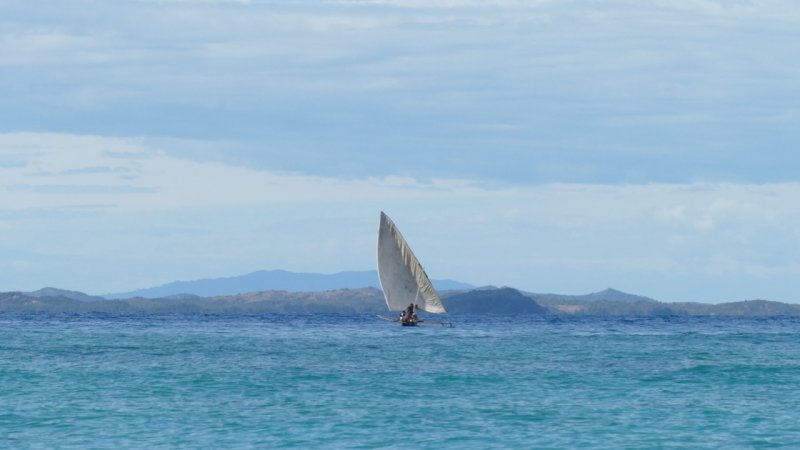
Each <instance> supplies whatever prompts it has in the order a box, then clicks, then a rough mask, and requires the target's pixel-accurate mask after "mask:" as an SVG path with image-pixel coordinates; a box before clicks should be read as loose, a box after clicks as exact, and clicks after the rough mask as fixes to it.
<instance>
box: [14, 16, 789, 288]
mask: <svg viewBox="0 0 800 450" xmlns="http://www.w3.org/2000/svg"><path fill="white" fill-rule="evenodd" d="M798 80H800V3H797V2H796V1H794V0H760V1H757V2H756V1H743V0H742V1H736V0H726V1H713V0H683V1H678V0H661V1H658V0H654V1H648V2H641V1H634V0H630V1H622V0H619V1H613V0H611V1H588V0H585V1H581V0H574V1H563V0H561V1H547V0H539V1H534V0H532V1H512V0H506V1H502V0H498V1H469V0H443V1H436V0H425V1H416V0H408V1H394V0H385V1H383V0H374V1H357V0H352V1H345V0H341V1H335V0H328V1H325V0H303V1H289V0H285V1H259V0H249V1H214V0H204V1H195V0H180V1H179V0H173V1H159V0H147V1H145V0H141V1H117V2H109V1H107V0H102V1H101V0H64V1H60V2H58V3H57V5H55V4H53V3H46V2H35V1H33V2H32V1H29V0H19V1H17V0H0V291H9V290H34V289H38V288H41V287H44V286H56V287H61V288H66V289H75V290H81V291H84V292H88V293H93V294H99V293H106V292H119V291H125V290H131V289H135V288H144V287H150V286H154V285H159V284H163V283H166V282H170V281H174V280H179V279H182V280H189V279H197V278H205V277H218V276H229V275H239V274H244V273H248V272H252V271H256V270H261V269H278V268H280V269H287V270H292V271H304V272H323V273H333V272H338V271H343V270H365V269H372V268H374V266H375V244H376V233H377V227H378V219H379V212H380V211H381V210H384V211H386V212H387V213H388V214H389V215H390V216H391V217H392V218H393V219H394V221H395V222H396V223H397V225H398V227H399V228H400V229H401V230H402V232H403V233H404V235H405V236H406V238H407V239H408V240H409V242H410V244H411V245H412V247H413V248H414V251H415V253H416V254H417V256H419V257H420V259H421V260H422V263H423V265H424V266H425V267H426V270H427V272H428V274H429V275H430V276H431V277H433V278H451V279H456V280H460V281H464V282H469V283H473V284H477V285H484V284H492V285H497V286H501V285H509V286H513V287H517V288H521V289H524V290H528V291H533V292H557V293H588V292H592V291H598V290H602V289H605V288H607V287H614V288H617V289H621V290H624V291H628V292H632V293H636V294H640V295H646V296H650V297H653V298H656V299H659V300H665V301H680V300H696V301H714V302H716V301H731V300H744V299H754V298H765V299H770V300H780V301H789V302H800V283H798V280H799V279H800V201H798V199H800V145H799V144H800V83H798Z"/></svg>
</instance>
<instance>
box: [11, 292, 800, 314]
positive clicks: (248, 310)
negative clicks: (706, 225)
mask: <svg viewBox="0 0 800 450" xmlns="http://www.w3.org/2000/svg"><path fill="white" fill-rule="evenodd" d="M440 296H441V298H442V302H443V303H444V305H445V307H446V308H447V310H448V312H449V313H450V314H517V315H556V316H747V317H769V316H800V305H798V304H790V303H782V302H776V301H768V300H760V299H758V300H747V301H736V302H728V303H717V304H711V303H698V302H673V303H669V302H660V301H657V300H654V299H651V298H647V297H641V296H637V295H633V294H628V293H625V292H621V291H618V290H614V289H606V290H604V291H601V292H595V293H591V294H586V295H561V294H537V293H530V292H524V291H520V290H517V289H514V288H510V287H502V288H496V287H482V288H471V289H460V290H445V291H441V292H440ZM37 312H41V313H77V314H80V313H108V314H260V313H305V314H316V313H342V314H359V313H376V314H381V313H386V303H385V301H384V298H383V292H382V291H381V290H379V289H377V288H375V287H363V288H340V289H331V290H321V291H304V292H292V291H287V290H265V291H257V292H247V293H240V294H233V295H219V296H208V297H203V296H198V295H192V294H177V295H169V296H164V297H157V298H145V297H133V298H125V299H106V298H104V297H99V296H91V295H87V294H84V293H82V292H77V291H67V290H62V289H56V288H44V289H40V290H38V291H34V292H0V313H37Z"/></svg>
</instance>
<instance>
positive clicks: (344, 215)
mask: <svg viewBox="0 0 800 450" xmlns="http://www.w3.org/2000/svg"><path fill="white" fill-rule="evenodd" d="M170 142H171V143H172V144H174V145H177V144H178V142H177V141H174V140H173V141H164V142H162V143H161V144H160V145H161V146H164V145H169V143H170ZM12 154H13V155H15V156H14V157H15V158H17V159H18V160H19V159H20V158H21V159H24V161H22V162H24V164H17V165H13V166H8V167H2V168H0V179H2V180H3V182H2V184H1V185H0V212H4V213H5V214H6V216H7V217H14V216H17V215H20V214H30V212H31V211H37V210H38V211H48V210H50V211H56V212H57V211H69V210H72V211H77V210H81V211H93V212H94V213H96V212H98V211H106V212H107V213H113V214H114V215H115V217H118V219H117V220H120V221H123V222H125V223H127V222H128V221H132V222H133V223H138V222H141V219H140V218H141V217H160V218H159V219H158V220H157V221H155V222H154V224H153V227H160V228H162V229H171V228H173V227H175V226H176V224H177V223H182V222H184V221H186V222H196V223H197V225H196V226H197V227H199V228H198V229H196V230H195V231H193V232H192V233H191V234H190V235H191V236H194V237H193V239H199V240H204V239H205V240H214V241H216V240H219V242H220V247H214V248H215V252H217V253H218V254H219V255H215V256H221V255H224V254H226V253H230V254H231V255H234V254H236V253H237V252H240V251H241V250H237V249H236V247H237V245H236V244H235V243H232V241H231V239H232V238H231V237H230V236H229V237H223V236H224V235H228V234H230V233H233V234H235V235H239V236H240V237H241V239H242V240H243V241H242V242H241V243H240V244H241V245H248V246H252V245H254V244H253V243H254V242H262V241H263V242H264V243H266V242H270V243H271V244H270V247H269V248H268V249H267V248H264V249H263V252H266V253H270V254H273V255H275V257H277V255H283V256H284V257H285V258H286V260H292V261H293V262H292V264H294V265H295V266H297V267H301V266H302V264H303V263H302V258H303V256H302V255H304V254H309V252H310V253H311V254H317V255H318V256H319V257H318V258H316V259H315V261H316V263H318V264H320V265H323V266H324V267H328V268H332V269H331V270H333V271H335V270H336V268H337V267H338V268H339V269H341V270H343V269H347V268H351V267H352V266H363V263H358V262H357V261H362V260H365V259H364V258H363V257H358V256H356V255H359V254H363V255H371V254H372V251H371V250H370V249H369V248H366V247H368V246H369V245H371V244H370V243H371V242H372V241H371V239H365V236H367V235H370V233H371V220H372V219H373V216H375V215H376V214H377V211H380V210H387V212H389V214H390V215H393V216H394V217H396V218H398V219H397V221H398V223H399V224H400V225H401V227H402V228H403V229H404V231H405V230H407V231H408V235H409V236H414V237H415V238H416V239H417V241H415V242H419V243H420V245H421V250H419V253H420V255H424V256H425V258H427V260H428V261H429V264H430V265H432V267H437V268H443V267H447V268H448V270H450V271H452V272H449V273H447V275H448V276H451V277H455V278H463V279H467V280H469V281H472V282H476V283H497V284H501V283H499V281H502V280H503V279H505V280H506V282H505V283H504V284H509V285H514V284H520V283H523V285H524V280H526V279H529V278H530V275H526V273H529V272H530V271H539V272H541V273H550V274H551V275H552V276H553V277H555V278H553V279H554V280H556V279H559V278H558V277H560V276H563V274H565V273H569V272H570V271H576V273H577V274H583V275H581V276H587V274H589V273H595V274H600V273H603V274H605V275H606V276H607V278H608V281H606V283H608V284H614V283H612V281H613V280H614V279H616V277H619V276H621V274H631V273H634V274H636V275H635V276H636V277H638V278H640V279H647V276H662V277H668V278H672V277H675V276H678V275H682V276H687V277H688V276H696V275H697V274H705V275H707V276H712V277H717V276H721V274H723V275H725V276H752V277H769V276H788V274H795V275H800V273H797V267H798V264H800V262H798V259H797V255H798V254H800V233H799V232H798V231H797V230H798V229H800V206H798V204H797V202H796V201H795V199H796V198H799V197H800V183H796V182H788V183H768V184H752V183H708V182H694V183H683V184H669V183H643V184H623V185H616V184H611V185H609V184H588V183H548V184H541V185H533V186H508V185H504V186H494V185H492V184H486V183H483V182H481V181H479V180H471V179H446V178H433V179H428V180H421V179H418V178H415V177H412V176H388V177H364V178H333V177H321V176H310V175H305V174H300V173H287V172H281V171H273V170H268V169H264V168H261V169H254V168H249V167H245V166H237V165H231V164H225V163H222V162H219V161H215V160H207V159H204V158H199V159H197V158H195V159H193V158H192V157H191V155H190V154H186V153H185V154H184V156H182V157H177V156H174V155H171V154H170V153H169V152H167V151H165V149H164V148H163V147H159V146H153V144H149V143H148V141H147V140H139V139H123V138H108V137H99V136H79V135H57V134H5V135H0V155H12ZM25 155H28V157H27V158H23V156H25ZM221 211H225V213H224V214H221V213H220V212H221ZM256 212H258V213H257V215H256V216H253V214H256ZM59 214H62V213H59ZM9 215H10V216H9ZM163 217H174V218H176V219H175V220H174V221H175V223H171V224H170V225H164V224H161V225H158V223H161V222H163V220H164V219H163ZM178 217H181V218H182V219H180V220H178V219H177V218H178ZM104 220H109V219H108V216H105V219H104ZM149 220H153V219H149ZM240 221H245V222H248V221H252V222H253V224H254V225H253V226H254V227H255V228H251V227H249V226H247V225H244V224H243V223H239V222H240ZM146 222H147V221H144V222H142V225H141V226H142V227H143V228H142V229H141V230H140V231H137V233H140V232H145V230H148V229H150V226H148V225H145V223H146ZM337 222H338V223H339V224H338V225H335V224H336V223H337ZM257 224H261V225H257ZM321 224H328V225H329V226H328V227H325V228H321V227H320V225H321ZM91 226H92V227H95V228H96V227H101V228H102V225H100V224H94V225H91ZM126 226H128V225H126ZM242 227H245V228H244V229H242ZM259 227H261V228H259ZM264 229H266V230H268V231H264ZM236 230H238V231H236ZM180 234H181V235H187V234H186V233H185V232H182V233H180ZM148 236H149V235H148ZM92 239H95V238H92ZM139 239H141V240H144V241H151V240H153V239H155V240H157V241H159V242H160V243H158V244H156V243H153V244H152V246H153V247H154V248H156V247H164V246H174V245H177V244H176V242H175V241H170V239H175V236H174V234H173V233H166V234H164V233H159V234H157V235H154V236H151V237H141V238H139ZM180 242H183V240H181V241H180ZM223 242H224V243H225V245H222V243H223ZM244 242H249V244H245V243H244ZM345 243H347V244H345ZM61 245H62V244H59V246H61ZM104 245H112V247H116V246H118V245H120V244H119V243H113V244H110V243H108V244H103V243H101V242H99V241H98V243H97V249H98V251H101V252H102V251H103V250H101V249H102V248H103V247H104ZM186 245H190V244H189V243H188V241H187V242H186ZM258 245H266V244H258ZM353 245H355V246H356V247H357V248H360V249H361V250H360V251H358V252H354V253H352V254H350V255H349V256H348V258H350V259H348V260H352V261H354V262H353V263H352V264H351V265H348V267H341V266H337V264H341V263H342V261H343V256H342V255H341V252H342V251H344V250H343V249H344V248H347V247H348V246H353ZM362 247H364V248H362ZM85 248H86V247H85V246H84V247H83V249H84V250H80V251H85ZM62 251H63V253H65V254H69V253H70V252H75V251H79V250H77V249H72V250H70V249H69V247H67V248H64V249H63V250H62ZM131 251H133V250H131ZM140 251H141V250H140V249H137V250H135V252H140ZM175 251H176V252H177V253H178V254H180V252H181V251H183V252H186V253H187V254H192V253H194V252H195V251H196V250H194V249H190V248H186V249H183V250H178V249H176V250H175ZM298 252H299V253H298ZM295 254H296V255H295ZM204 255H206V257H208V255H207V254H206V253H204ZM287 255H295V256H287ZM323 255H324V256H323ZM476 255H480V256H481V260H482V261H483V263H481V264H478V263H477V260H476ZM231 257H234V256H231ZM253 257H255V256H253ZM294 258H300V260H298V261H294ZM325 258H330V260H327V262H324V260H325ZM366 259H368V258H366ZM484 263H485V264H489V265H491V266H493V267H502V270H499V271H498V272H497V273H493V272H491V271H489V272H486V271H485V267H484V266H485V264H484ZM368 264H369V263H367V265H368ZM282 265H283V264H282V263H280V262H276V263H275V265H274V266H275V267H280V266H282ZM555 273H558V274H561V275H558V276H556V275H554V274H555ZM459 274H461V275H459ZM528 282H530V283H533V282H537V283H541V282H546V280H541V279H539V278H538V277H534V278H533V279H532V280H529V281H528ZM617 286H619V287H624V286H620V285H619V284H617ZM590 287H591V286H590V285H588V284H587V289H589V288H590ZM595 287H598V286H595ZM602 287H605V286H599V288H602ZM559 289H561V290H563V286H562V287H559V286H558V285H553V290H555V291H558V290H559Z"/></svg>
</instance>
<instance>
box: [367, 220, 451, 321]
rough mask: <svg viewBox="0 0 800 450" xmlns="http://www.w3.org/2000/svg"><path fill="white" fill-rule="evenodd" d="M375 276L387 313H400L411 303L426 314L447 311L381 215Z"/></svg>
mask: <svg viewBox="0 0 800 450" xmlns="http://www.w3.org/2000/svg"><path fill="white" fill-rule="evenodd" d="M378 277H379V278H380V281H381V287H382V288H383V296H384V297H385V298H386V305H387V306H388V307H389V311H402V310H404V309H405V308H406V307H407V306H408V305H409V304H410V303H414V304H415V305H418V308H419V309H421V310H423V311H427V312H429V313H436V314H440V313H445V312H447V311H445V309H444V305H442V300H441V299H440V298H439V295H437V294H436V290H435V289H434V288H433V285H432V284H431V281H430V280H429V279H428V275H427V274H426V273H425V269H423V268H422V265H421V264H420V263H419V261H418V260H417V257H416V256H414V252H412V251H411V247H409V246H408V243H407V242H406V240H405V239H403V235H402V234H400V231H399V230H398V229H397V226H395V224H394V222H392V219H390V218H389V217H388V216H387V215H386V214H384V213H383V212H381V225H380V228H379V229H378Z"/></svg>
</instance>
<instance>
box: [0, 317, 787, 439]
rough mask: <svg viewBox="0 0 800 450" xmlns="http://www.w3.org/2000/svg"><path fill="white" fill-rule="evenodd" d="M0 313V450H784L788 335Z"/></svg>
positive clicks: (517, 320)
mask: <svg viewBox="0 0 800 450" xmlns="http://www.w3.org/2000/svg"><path fill="white" fill-rule="evenodd" d="M451 320H452V321H453V322H454V327H453V328H442V327H418V328H409V327H400V326H398V325H397V324H393V323H389V322H383V321H380V320H378V319H376V318H375V317H374V316H372V315H365V316H356V317H350V316H336V315H309V316H297V315H261V316H158V317H153V316H140V317H120V316H46V315H28V316H22V315H0V447H10V448H30V447H38V448H54V447H56V448H57V447H79V448H111V447H114V448H120V447H122V448H176V447H177V448H198V447H203V448H208V447H217V448H219V447H229V448H408V447H412V448H413V447H416V448H430V449H446V448H453V449H463V448H481V449H482V448H577V447H589V448H656V447H660V448H678V447H680V448H686V447H690V448H752V447H787V448H798V447H800V319H797V318H770V319H740V318H680V317H667V318H540V317H506V316H494V317H488V318H480V317H474V316H452V317H451Z"/></svg>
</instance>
